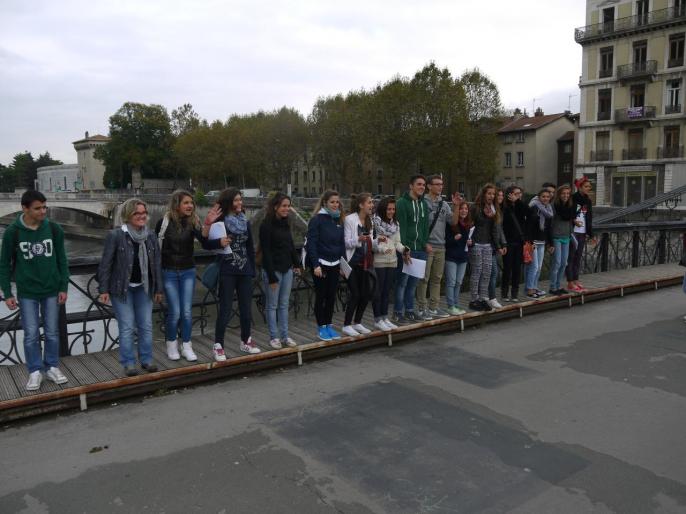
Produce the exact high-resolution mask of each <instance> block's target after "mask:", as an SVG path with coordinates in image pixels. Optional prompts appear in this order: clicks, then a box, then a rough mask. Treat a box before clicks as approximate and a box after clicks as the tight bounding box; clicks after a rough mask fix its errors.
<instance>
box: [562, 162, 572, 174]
mask: <svg viewBox="0 0 686 514" xmlns="http://www.w3.org/2000/svg"><path fill="white" fill-rule="evenodd" d="M562 173H567V174H571V173H572V163H571V162H565V163H564V164H563V165H562Z"/></svg>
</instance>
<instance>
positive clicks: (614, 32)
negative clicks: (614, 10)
mask: <svg viewBox="0 0 686 514" xmlns="http://www.w3.org/2000/svg"><path fill="white" fill-rule="evenodd" d="M684 21H686V9H685V8H684V5H680V6H679V7H674V6H673V7H668V8H667V9H660V10H657V11H651V12H648V13H645V14H636V15H634V16H627V17H626V18H618V19H616V20H611V21H607V22H603V23H594V24H592V25H586V26H585V27H579V28H577V29H574V41H576V42H577V43H580V44H583V43H587V42H590V41H592V40H594V39H602V38H609V37H619V36H623V35H627V34H629V33H631V32H633V31H637V30H645V29H648V28H657V27H660V26H670V25H674V24H678V23H683V22H684Z"/></svg>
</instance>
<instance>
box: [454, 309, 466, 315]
mask: <svg viewBox="0 0 686 514" xmlns="http://www.w3.org/2000/svg"><path fill="white" fill-rule="evenodd" d="M455 312H456V313H457V315H458V316H462V315H463V314H467V311H466V310H464V309H460V308H459V307H455Z"/></svg>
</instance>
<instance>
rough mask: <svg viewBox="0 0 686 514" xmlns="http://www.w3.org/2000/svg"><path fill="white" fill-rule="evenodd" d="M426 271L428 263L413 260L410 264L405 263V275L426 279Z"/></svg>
mask: <svg viewBox="0 0 686 514" xmlns="http://www.w3.org/2000/svg"><path fill="white" fill-rule="evenodd" d="M425 270H426V261H423V260H422V259H415V258H412V259H411V260H410V264H408V263H406V262H403V273H406V274H407V275H410V276H412V277H417V278H424V272H425Z"/></svg>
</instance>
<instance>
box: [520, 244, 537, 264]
mask: <svg viewBox="0 0 686 514" xmlns="http://www.w3.org/2000/svg"><path fill="white" fill-rule="evenodd" d="M533 260H534V245H533V243H530V242H529V241H527V242H525V243H524V245H523V246H522V261H523V262H524V264H531V261H533Z"/></svg>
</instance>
